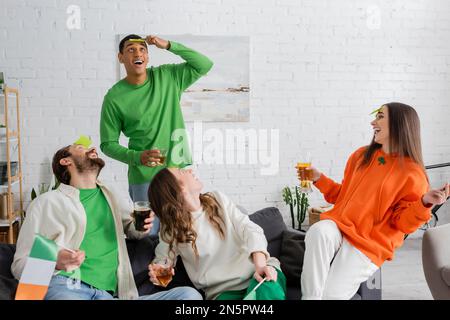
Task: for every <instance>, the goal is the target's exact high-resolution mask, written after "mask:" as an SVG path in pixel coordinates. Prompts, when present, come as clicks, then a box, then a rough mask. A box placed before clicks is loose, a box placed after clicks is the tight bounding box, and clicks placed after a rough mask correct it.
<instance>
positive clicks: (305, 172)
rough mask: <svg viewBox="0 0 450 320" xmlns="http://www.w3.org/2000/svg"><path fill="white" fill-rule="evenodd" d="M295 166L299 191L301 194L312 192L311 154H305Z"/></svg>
mask: <svg viewBox="0 0 450 320" xmlns="http://www.w3.org/2000/svg"><path fill="white" fill-rule="evenodd" d="M300 159H301V160H300V161H299V162H297V165H296V166H295V167H296V168H297V174H298V179H299V181H300V189H301V191H302V192H308V193H309V192H312V187H311V186H312V183H313V171H312V170H311V164H312V160H311V154H310V153H309V152H307V153H306V154H305V155H304V156H303V157H301V158H300Z"/></svg>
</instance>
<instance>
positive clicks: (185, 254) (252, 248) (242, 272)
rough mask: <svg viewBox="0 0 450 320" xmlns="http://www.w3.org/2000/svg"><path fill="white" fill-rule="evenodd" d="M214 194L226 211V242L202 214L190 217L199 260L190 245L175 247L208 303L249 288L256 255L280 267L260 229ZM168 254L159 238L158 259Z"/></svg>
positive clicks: (193, 213) (195, 213) (223, 197)
mask: <svg viewBox="0 0 450 320" xmlns="http://www.w3.org/2000/svg"><path fill="white" fill-rule="evenodd" d="M213 194H214V196H215V197H216V199H217V200H218V201H219V203H220V204H221V206H222V208H223V209H224V215H225V225H226V231H225V239H224V240H222V239H221V238H220V235H219V233H218V232H217V231H216V229H214V227H213V226H212V225H211V223H210V222H209V221H208V218H207V216H206V214H205V212H204V211H203V210H199V211H196V212H192V213H191V214H192V215H193V218H194V228H195V230H196V232H197V240H196V245H197V250H198V253H199V257H198V259H197V258H196V257H195V254H194V251H193V249H192V246H191V244H190V243H180V244H178V245H176V246H175V252H176V254H177V256H180V257H181V259H182V260H183V264H184V266H185V268H186V271H187V274H188V275H189V278H190V279H191V281H192V283H193V284H194V285H195V287H196V288H197V289H202V290H204V291H205V293H206V299H215V298H217V296H218V295H219V294H220V293H222V292H224V291H228V290H241V289H244V288H247V287H248V285H249V281H250V279H251V277H252V276H253V273H254V272H255V266H254V264H253V260H252V257H251V254H252V253H253V252H256V251H261V252H263V253H264V254H265V255H266V257H267V258H268V262H267V264H268V265H271V266H274V267H276V268H279V267H280V263H279V261H278V260H277V259H276V258H273V257H270V255H269V253H268V252H267V240H266V238H265V236H264V232H263V230H262V229H261V227H260V226H258V225H257V224H255V223H253V222H252V221H250V219H249V218H248V216H247V215H245V214H243V213H242V212H241V211H239V209H237V208H236V206H235V205H234V204H233V203H232V202H231V201H230V199H228V197H227V196H225V195H224V194H223V193H219V192H213ZM168 250H169V245H168V244H167V243H166V242H164V241H162V240H161V238H160V242H159V244H158V246H157V247H156V257H155V258H156V259H160V258H164V257H166V256H167V255H168Z"/></svg>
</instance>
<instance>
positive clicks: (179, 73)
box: [168, 41, 213, 91]
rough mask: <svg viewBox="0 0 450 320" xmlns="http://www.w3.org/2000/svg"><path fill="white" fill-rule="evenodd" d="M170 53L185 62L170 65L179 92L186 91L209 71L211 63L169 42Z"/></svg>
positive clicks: (205, 58)
mask: <svg viewBox="0 0 450 320" xmlns="http://www.w3.org/2000/svg"><path fill="white" fill-rule="evenodd" d="M168 50H169V51H170V52H172V53H174V54H176V55H178V56H180V57H181V58H182V59H183V60H185V61H186V62H184V63H180V64H175V65H172V74H173V76H174V78H175V81H177V83H178V86H179V88H180V91H184V90H186V89H187V88H188V87H189V86H190V85H191V84H193V83H194V82H195V81H196V80H198V79H199V78H200V77H201V76H204V75H205V74H207V73H208V71H209V70H211V68H212V66H213V62H212V61H211V60H210V59H209V58H208V57H206V56H204V55H203V54H201V53H198V52H196V51H194V50H192V49H189V48H187V47H185V46H183V45H182V44H180V43H177V42H173V41H170V48H169V49H168Z"/></svg>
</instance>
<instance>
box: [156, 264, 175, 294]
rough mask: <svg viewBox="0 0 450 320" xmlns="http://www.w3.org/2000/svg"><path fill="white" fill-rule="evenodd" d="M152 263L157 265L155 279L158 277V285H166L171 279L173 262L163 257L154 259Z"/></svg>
mask: <svg viewBox="0 0 450 320" xmlns="http://www.w3.org/2000/svg"><path fill="white" fill-rule="evenodd" d="M153 264H154V265H156V266H157V268H156V269H155V274H156V279H158V281H159V283H158V284H157V285H160V286H162V287H164V288H165V287H167V286H168V285H169V283H170V281H172V268H173V262H172V260H171V259H169V258H167V257H165V258H163V259H160V260H158V259H157V260H154V261H153Z"/></svg>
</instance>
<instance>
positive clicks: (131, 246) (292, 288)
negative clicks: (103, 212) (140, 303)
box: [0, 208, 381, 300]
mask: <svg viewBox="0 0 450 320" xmlns="http://www.w3.org/2000/svg"><path fill="white" fill-rule="evenodd" d="M250 219H251V220H252V221H253V222H255V223H257V224H258V225H260V226H261V227H262V228H263V229H264V233H265V235H266V238H267V240H268V251H269V253H270V254H271V255H272V256H275V257H277V258H278V259H279V260H280V261H281V265H282V269H283V272H284V274H285V275H286V278H287V298H288V299H290V300H295V299H300V297H301V290H300V275H301V270H302V269H301V268H302V264H303V252H304V241H303V239H304V236H305V234H304V233H302V232H299V231H297V230H293V229H289V228H287V227H286V225H285V223H284V222H283V218H282V216H281V213H280V211H279V210H278V209H277V208H265V209H262V210H259V211H257V212H255V213H254V214H252V215H250ZM157 243H158V240H157V239H156V238H151V237H148V238H145V239H142V240H138V241H137V240H127V248H128V254H129V256H130V261H131V267H132V269H133V274H134V278H135V282H136V286H137V288H138V291H139V294H140V295H145V294H151V293H154V292H157V291H160V290H162V289H161V288H160V287H157V286H153V285H152V284H151V283H150V281H149V280H148V269H147V267H148V263H149V261H151V260H152V259H153V257H154V249H155V247H156V245H157ZM14 249H15V247H14V246H13V245H6V244H0V299H10V298H11V297H13V296H14V292H15V288H16V285H17V281H16V280H14V278H13V277H12V275H11V272H10V266H11V263H12V259H13V255H14ZM175 269H176V273H175V276H174V278H173V280H172V282H171V283H170V284H169V286H168V287H167V288H166V289H164V290H167V289H170V288H173V287H175V286H181V285H188V286H193V285H192V282H191V281H190V280H189V277H188V276H187V273H186V271H185V269H184V266H183V263H182V261H181V259H178V263H177V265H176V267H175ZM353 299H363V300H379V299H381V272H380V271H378V272H377V273H376V274H375V275H374V276H373V277H372V278H371V279H369V280H368V281H366V282H364V283H362V284H361V286H360V288H359V290H358V293H357V294H356V295H355V296H354V297H353Z"/></svg>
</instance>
